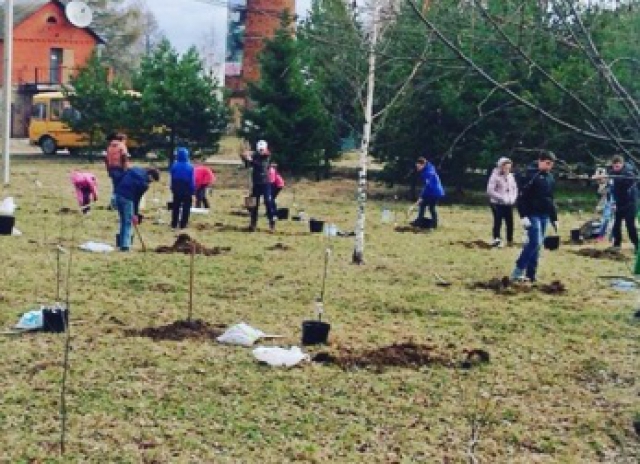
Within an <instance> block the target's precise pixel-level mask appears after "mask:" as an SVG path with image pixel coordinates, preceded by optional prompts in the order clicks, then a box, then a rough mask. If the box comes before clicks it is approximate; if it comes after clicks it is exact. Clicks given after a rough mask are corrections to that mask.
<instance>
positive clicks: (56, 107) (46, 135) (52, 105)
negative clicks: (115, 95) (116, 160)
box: [29, 90, 141, 155]
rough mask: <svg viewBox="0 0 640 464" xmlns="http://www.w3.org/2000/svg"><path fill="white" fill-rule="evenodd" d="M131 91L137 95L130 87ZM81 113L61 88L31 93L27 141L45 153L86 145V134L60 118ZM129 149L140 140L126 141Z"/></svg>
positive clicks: (135, 146) (73, 149)
mask: <svg viewBox="0 0 640 464" xmlns="http://www.w3.org/2000/svg"><path fill="white" fill-rule="evenodd" d="M128 93H130V94H132V95H139V94H138V93H137V92H134V91H132V90H130V91H128ZM74 117H76V118H77V117H80V112H79V111H78V110H76V109H74V108H72V107H71V104H70V103H69V100H68V99H67V98H66V97H65V95H64V94H63V93H62V92H43V93H38V94H36V95H34V97H33V107H32V110H31V119H30V121H29V143H30V144H31V145H36V146H39V147H40V149H41V150H42V152H43V153H44V154H45V155H55V153H56V152H57V151H58V150H63V149H67V150H69V153H70V154H71V155H74V154H77V153H78V152H79V151H80V149H82V148H87V147H88V146H89V137H88V136H87V135H86V134H80V133H77V132H73V131H72V130H71V128H70V127H69V126H68V125H67V124H65V123H64V122H63V120H66V119H69V118H74ZM127 146H128V147H129V148H131V149H141V147H140V144H139V143H138V142H137V141H135V140H132V139H131V138H129V139H128V141H127Z"/></svg>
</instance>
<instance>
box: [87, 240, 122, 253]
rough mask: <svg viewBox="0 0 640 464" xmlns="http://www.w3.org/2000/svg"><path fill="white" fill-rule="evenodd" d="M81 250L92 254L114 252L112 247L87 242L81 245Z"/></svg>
mask: <svg viewBox="0 0 640 464" xmlns="http://www.w3.org/2000/svg"><path fill="white" fill-rule="evenodd" d="M80 249H81V250H84V251H90V252H91V253H111V252H112V251H113V250H114V248H113V247H112V246H111V245H107V244H106V243H99V242H85V243H83V244H82V245H80Z"/></svg>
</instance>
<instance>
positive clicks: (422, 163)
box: [412, 157, 444, 229]
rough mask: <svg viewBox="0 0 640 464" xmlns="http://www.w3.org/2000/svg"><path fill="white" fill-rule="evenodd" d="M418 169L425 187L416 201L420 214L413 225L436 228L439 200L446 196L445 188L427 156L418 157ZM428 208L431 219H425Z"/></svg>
mask: <svg viewBox="0 0 640 464" xmlns="http://www.w3.org/2000/svg"><path fill="white" fill-rule="evenodd" d="M416 171H418V173H419V175H420V180H421V181H422V183H423V185H424V187H423V188H422V193H421V194H420V198H419V199H418V202H417V203H416V205H417V206H418V216H417V217H416V219H415V221H413V222H412V225H414V226H416V227H430V228H433V229H436V228H437V227H438V211H437V208H436V207H437V205H438V201H439V200H440V199H441V198H442V197H444V188H443V187H442V183H441V182H440V177H439V176H438V173H437V172H436V168H435V166H434V165H433V164H431V163H430V162H429V161H427V160H426V158H423V157H420V158H418V160H417V161H416ZM427 208H429V214H431V220H430V221H427V220H425V217H424V214H425V211H426V209H427Z"/></svg>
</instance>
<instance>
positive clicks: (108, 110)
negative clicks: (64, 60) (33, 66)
mask: <svg viewBox="0 0 640 464" xmlns="http://www.w3.org/2000/svg"><path fill="white" fill-rule="evenodd" d="M64 93H65V95H66V97H67V98H68V100H69V103H70V107H71V108H68V109H66V110H64V111H63V115H62V116H63V120H64V121H65V123H66V124H68V125H69V127H70V128H71V130H72V131H74V132H77V133H79V134H85V136H86V137H87V138H88V141H89V151H90V153H92V152H93V147H95V146H96V144H102V143H103V142H104V137H105V135H106V134H109V133H111V132H115V131H118V130H123V131H125V132H127V129H128V127H127V121H126V120H124V119H123V117H122V115H123V114H126V113H127V111H126V109H127V104H128V102H130V101H131V96H130V95H128V94H126V93H125V90H124V86H123V85H122V83H120V82H119V81H117V80H115V81H113V82H110V81H109V68H108V67H107V66H106V65H105V63H104V62H103V61H102V60H101V59H100V58H99V57H98V56H96V55H95V54H94V55H93V56H92V57H91V58H90V59H89V61H88V62H87V63H86V65H85V67H83V68H82V69H81V70H80V71H79V72H78V74H77V75H76V76H75V77H73V78H72V79H71V86H70V87H68V88H66V89H65V90H64Z"/></svg>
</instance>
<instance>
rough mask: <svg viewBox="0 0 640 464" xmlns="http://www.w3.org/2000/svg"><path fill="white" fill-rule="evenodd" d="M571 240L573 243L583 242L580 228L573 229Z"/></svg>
mask: <svg viewBox="0 0 640 464" xmlns="http://www.w3.org/2000/svg"><path fill="white" fill-rule="evenodd" d="M571 241H572V242H573V243H580V242H582V237H581V236H580V229H571Z"/></svg>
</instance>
